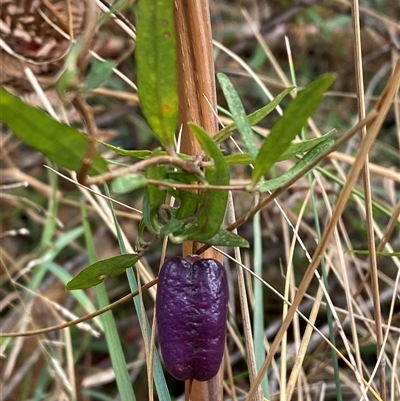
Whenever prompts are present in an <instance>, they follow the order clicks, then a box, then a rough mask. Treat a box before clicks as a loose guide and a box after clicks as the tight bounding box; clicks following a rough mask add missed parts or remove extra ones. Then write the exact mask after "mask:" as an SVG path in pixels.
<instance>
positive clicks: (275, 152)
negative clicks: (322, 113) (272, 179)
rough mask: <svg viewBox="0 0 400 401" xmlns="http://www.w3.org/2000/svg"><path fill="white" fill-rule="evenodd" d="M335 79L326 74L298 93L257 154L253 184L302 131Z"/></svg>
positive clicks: (331, 75) (253, 184) (254, 184)
mask: <svg viewBox="0 0 400 401" xmlns="http://www.w3.org/2000/svg"><path fill="white" fill-rule="evenodd" d="M334 79H335V76H334V75H333V74H325V75H322V76H321V77H319V78H317V79H316V80H315V81H313V82H311V83H310V84H309V85H308V86H307V87H306V88H305V89H303V90H302V91H300V92H299V93H298V94H297V97H296V98H295V99H293V100H292V101H291V102H290V104H289V106H288V107H287V109H286V110H285V112H284V113H283V116H282V117H280V118H279V120H278V121H277V122H276V124H275V125H274V126H273V127H272V129H271V132H270V134H269V135H268V137H267V138H266V140H265V142H264V144H263V146H262V147H261V149H260V151H259V153H258V155H257V159H256V161H255V163H254V170H253V173H252V186H253V187H255V186H256V184H257V182H258V180H259V179H260V178H261V177H262V176H263V175H264V174H265V173H266V172H267V171H268V170H269V169H270V168H271V167H272V166H273V165H274V164H275V163H276V162H277V161H278V160H279V158H280V156H281V155H282V154H283V153H284V152H285V150H286V149H287V148H288V147H289V145H290V143H291V142H292V140H293V139H294V138H295V137H296V135H298V134H299V133H300V131H301V129H302V127H303V126H304V125H305V124H306V123H307V119H308V118H309V117H310V116H311V115H312V114H313V112H314V111H315V109H316V108H317V106H318V104H319V103H320V101H321V99H322V96H323V94H324V93H325V92H326V90H327V89H328V88H329V87H330V86H331V85H332V83H333V81H334Z"/></svg>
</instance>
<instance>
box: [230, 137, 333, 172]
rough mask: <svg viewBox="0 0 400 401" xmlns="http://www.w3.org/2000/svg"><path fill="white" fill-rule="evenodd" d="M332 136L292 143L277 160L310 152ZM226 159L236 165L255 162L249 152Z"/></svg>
mask: <svg viewBox="0 0 400 401" xmlns="http://www.w3.org/2000/svg"><path fill="white" fill-rule="evenodd" d="M330 137H331V132H328V133H327V134H325V135H323V136H320V137H318V138H313V139H307V140H305V141H302V142H299V143H291V144H290V146H289V147H288V148H287V149H286V150H285V152H283V154H281V155H280V157H279V159H278V160H277V161H282V160H288V159H293V158H294V157H296V156H297V155H299V154H301V153H305V152H308V151H309V150H310V149H312V148H314V147H315V146H317V145H318V144H319V143H322V142H324V141H326V140H327V139H328V138H330ZM225 161H226V162H227V163H228V164H229V165H236V164H251V163H254V160H253V159H252V157H251V156H250V155H249V154H248V153H237V154H233V155H227V156H225Z"/></svg>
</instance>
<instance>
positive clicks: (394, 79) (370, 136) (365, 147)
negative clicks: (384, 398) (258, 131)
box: [246, 61, 400, 401]
mask: <svg viewBox="0 0 400 401" xmlns="http://www.w3.org/2000/svg"><path fill="white" fill-rule="evenodd" d="M399 83H400V61H399V62H398V63H397V65H396V67H395V69H394V72H393V75H392V76H391V78H390V79H389V82H388V83H387V85H386V87H385V89H384V91H383V93H382V94H381V97H380V98H379V101H378V103H377V105H376V107H375V109H374V110H375V112H376V115H375V117H374V119H373V121H372V122H371V124H370V125H369V129H368V131H367V136H366V137H365V139H364V141H363V142H362V144H361V147H360V150H359V152H358V154H357V157H356V163H354V165H353V166H352V168H351V169H350V172H349V174H348V180H347V182H346V184H345V185H344V187H343V188H342V191H341V192H340V195H339V198H338V201H337V203H336V207H335V209H334V211H333V215H332V217H331V219H330V220H329V222H328V224H327V226H326V229H325V231H324V233H323V235H322V238H321V241H320V243H319V244H318V246H317V248H316V250H315V252H314V255H313V258H312V262H311V263H310V264H309V265H308V267H307V270H306V272H305V274H304V277H303V280H302V281H301V283H300V285H299V288H298V291H297V293H296V296H295V298H294V300H293V303H292V305H291V306H290V308H289V310H288V313H287V316H286V318H285V319H284V321H283V322H282V325H281V327H280V328H279V330H278V332H277V334H276V337H275V339H274V341H273V342H272V344H271V347H270V351H269V353H268V356H267V358H266V359H265V362H264V363H263V366H262V367H261V369H260V371H259V373H258V376H257V378H256V381H255V383H254V385H253V386H252V387H251V389H250V392H249V394H248V396H247V398H246V400H247V401H251V400H254V395H255V393H256V391H257V387H258V386H259V385H260V383H261V380H262V378H263V376H264V375H265V374H266V372H267V369H268V367H269V366H270V364H271V361H272V358H273V357H274V355H275V353H276V352H277V350H278V347H279V344H280V342H281V340H282V336H283V334H284V333H285V332H286V330H287V329H288V327H289V325H290V323H291V322H292V320H293V316H294V314H295V313H296V309H297V308H298V306H299V304H300V302H301V300H302V299H303V297H304V294H305V292H306V290H307V288H308V286H309V284H310V282H311V280H312V278H313V277H314V274H315V270H316V269H317V268H318V266H319V264H320V261H321V259H322V258H323V255H324V252H325V251H326V248H327V246H328V243H329V241H330V238H331V236H332V233H333V231H334V229H335V227H336V225H337V223H338V221H339V218H340V216H341V214H342V212H343V210H344V207H345V206H346V203H347V200H348V198H349V196H350V194H351V191H352V189H353V187H354V185H355V183H356V180H357V178H358V176H359V174H360V172H361V170H362V168H363V165H364V161H365V158H366V156H367V154H368V151H369V149H370V148H371V146H372V144H373V143H374V141H375V139H376V136H377V135H378V133H379V130H380V128H381V126H382V123H383V120H384V118H385V116H386V114H387V112H388V110H389V107H390V105H391V103H392V101H393V98H394V96H395V94H396V91H397V90H398V86H399ZM376 398H377V399H379V396H376Z"/></svg>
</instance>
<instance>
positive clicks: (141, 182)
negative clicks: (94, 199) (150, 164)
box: [111, 173, 147, 194]
mask: <svg viewBox="0 0 400 401" xmlns="http://www.w3.org/2000/svg"><path fill="white" fill-rule="evenodd" d="M146 185H147V179H146V177H144V176H143V175H141V174H133V173H131V174H125V175H123V176H121V177H117V178H116V179H115V180H114V181H113V182H112V184H111V190H112V191H113V192H115V193H116V194H126V193H127V192H131V191H135V190H136V189H139V188H143V187H145V186H146Z"/></svg>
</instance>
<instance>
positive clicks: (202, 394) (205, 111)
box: [175, 0, 223, 401]
mask: <svg viewBox="0 0 400 401" xmlns="http://www.w3.org/2000/svg"><path fill="white" fill-rule="evenodd" d="M175 26H176V32H177V47H178V92H179V122H180V124H181V125H182V142H181V150H182V152H184V153H187V154H189V155H199V154H201V153H202V149H201V147H200V145H199V144H198V142H197V141H196V139H195V137H194V135H193V134H192V133H191V131H190V130H189V128H188V126H187V122H189V121H192V122H195V123H197V124H199V125H201V126H202V127H203V128H204V129H205V130H206V131H207V132H209V133H210V134H214V133H215V132H216V131H217V129H218V121H217V119H216V116H215V115H214V113H213V111H214V110H215V109H216V107H217V100H216V97H217V96H216V90H215V73H214V60H213V52H212V35H211V22H210V12H209V6H208V1H207V0H197V1H186V0H176V1H175ZM197 248H198V244H195V243H193V242H190V241H188V242H185V243H184V244H183V246H182V254H183V256H186V255H188V254H191V253H193V252H194V251H195V250H196V249H197ZM203 256H204V257H209V258H214V259H216V260H218V261H220V262H221V263H222V257H221V255H220V254H219V253H218V252H216V251H215V250H213V249H211V248H209V249H208V250H207V251H206V252H204V254H203ZM222 367H223V364H221V368H220V370H219V372H218V374H217V376H215V377H214V378H213V379H212V380H210V381H208V382H197V381H196V380H194V381H193V382H192V383H189V382H187V383H186V399H187V400H188V399H189V397H190V399H191V401H207V400H212V401H217V400H222V395H223V387H222V380H223V369H222ZM189 391H190V394H189Z"/></svg>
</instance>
